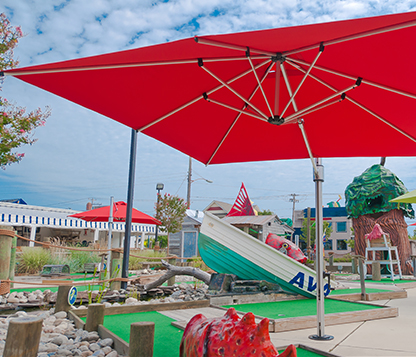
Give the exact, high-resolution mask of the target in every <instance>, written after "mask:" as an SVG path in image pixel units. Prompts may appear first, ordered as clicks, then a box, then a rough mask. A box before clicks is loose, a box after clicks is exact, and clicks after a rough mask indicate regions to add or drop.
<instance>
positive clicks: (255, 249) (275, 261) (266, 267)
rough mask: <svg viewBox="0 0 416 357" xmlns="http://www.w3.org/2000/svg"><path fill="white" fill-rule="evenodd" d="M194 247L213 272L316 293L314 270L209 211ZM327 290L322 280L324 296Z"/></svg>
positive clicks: (313, 294)
mask: <svg viewBox="0 0 416 357" xmlns="http://www.w3.org/2000/svg"><path fill="white" fill-rule="evenodd" d="M198 249H199V253H200V255H201V258H202V259H203V261H204V263H205V264H206V265H207V266H208V267H210V268H211V269H212V270H214V271H216V272H217V273H223V274H234V275H237V276H238V278H239V279H243V280H266V281H269V282H271V283H277V284H279V285H280V286H281V288H282V289H283V290H285V291H287V292H292V293H296V294H300V295H303V296H306V297H310V298H313V297H315V296H316V273H315V271H314V270H312V269H310V268H309V267H307V266H306V265H303V264H301V263H299V262H297V261H296V260H294V259H292V258H290V257H289V256H287V255H286V254H283V253H281V252H279V251H278V250H276V249H274V248H272V247H270V246H269V245H267V244H265V243H263V242H261V241H259V240H258V239H256V238H254V237H252V236H250V235H249V234H247V233H245V232H243V231H241V230H240V229H238V228H236V227H234V226H232V225H230V224H228V223H226V222H224V221H222V220H220V219H219V218H217V217H215V216H214V215H212V214H210V213H206V214H205V216H204V220H203V222H202V225H201V230H200V233H199V238H198ZM329 292H330V287H329V285H328V283H326V284H325V285H324V293H325V296H326V295H328V294H329Z"/></svg>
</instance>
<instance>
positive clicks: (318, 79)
mask: <svg viewBox="0 0 416 357" xmlns="http://www.w3.org/2000/svg"><path fill="white" fill-rule="evenodd" d="M288 63H289V64H290V65H291V66H293V67H295V68H296V69H298V70H299V71H301V72H305V70H304V69H303V68H302V67H299V66H297V65H295V64H293V63H291V62H290V61H288ZM310 77H311V78H313V79H314V80H316V81H317V82H319V83H321V84H322V85H324V86H325V87H327V88H329V89H331V90H333V91H337V89H336V88H334V87H332V86H331V85H330V84H328V83H326V82H324V81H323V80H322V79H320V78H318V77H316V76H314V75H312V74H311V75H310ZM346 99H347V100H348V101H350V102H351V103H353V104H354V105H356V106H358V107H359V108H361V109H363V110H365V111H366V112H367V113H369V114H371V115H372V116H374V117H375V118H377V119H378V120H380V121H381V122H383V123H384V124H386V125H388V126H390V127H391V128H392V129H394V130H396V131H397V132H399V133H400V134H402V135H403V136H405V137H407V138H408V139H410V140H411V141H413V142H416V138H414V137H412V136H411V135H409V134H407V133H406V132H404V131H403V130H401V129H400V128H398V127H397V126H395V125H394V124H392V123H390V122H389V121H388V120H386V119H384V118H383V117H381V116H380V115H378V114H376V113H374V112H373V111H372V110H371V109H369V108H367V107H365V106H364V105H362V104H360V103H358V102H357V101H356V100H354V99H352V98H350V97H348V96H347V97H346Z"/></svg>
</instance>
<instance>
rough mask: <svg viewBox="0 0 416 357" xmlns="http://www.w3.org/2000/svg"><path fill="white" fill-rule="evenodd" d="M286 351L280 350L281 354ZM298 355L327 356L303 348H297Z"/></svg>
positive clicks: (298, 356)
mask: <svg viewBox="0 0 416 357" xmlns="http://www.w3.org/2000/svg"><path fill="white" fill-rule="evenodd" d="M283 352H284V350H279V354H281V353H283ZM296 355H297V357H315V356H326V355H322V354H318V353H315V352H311V351H308V350H304V349H303V348H299V347H298V348H296Z"/></svg>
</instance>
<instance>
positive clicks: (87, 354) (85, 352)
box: [81, 351, 92, 357]
mask: <svg viewBox="0 0 416 357" xmlns="http://www.w3.org/2000/svg"><path fill="white" fill-rule="evenodd" d="M91 355H92V352H91V351H84V352H82V353H81V356H82V357H88V356H91Z"/></svg>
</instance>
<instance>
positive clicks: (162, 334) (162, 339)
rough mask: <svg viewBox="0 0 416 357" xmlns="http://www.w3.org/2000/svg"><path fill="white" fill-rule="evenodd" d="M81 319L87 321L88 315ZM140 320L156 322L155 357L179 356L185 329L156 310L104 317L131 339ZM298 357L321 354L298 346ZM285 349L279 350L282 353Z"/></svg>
mask: <svg viewBox="0 0 416 357" xmlns="http://www.w3.org/2000/svg"><path fill="white" fill-rule="evenodd" d="M81 320H83V321H84V322H85V321H86V317H82V318H81ZM139 321H152V322H154V323H155V343H154V349H153V357H179V345H180V343H181V339H182V334H183V331H182V330H180V329H178V328H176V327H174V326H172V325H171V322H172V321H174V320H173V319H171V318H169V317H166V316H164V315H162V314H160V313H158V312H156V311H150V312H137V313H132V314H119V315H107V316H105V317H104V327H106V328H107V329H109V330H110V331H111V332H113V333H114V334H116V335H117V336H119V337H120V338H122V339H123V340H124V341H126V342H127V343H128V342H129V341H130V325H131V324H132V323H134V322H139ZM296 350H297V355H298V357H314V356H321V355H320V354H318V353H314V352H311V351H307V350H304V349H302V348H297V349H296ZM281 352H283V351H279V353H281Z"/></svg>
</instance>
